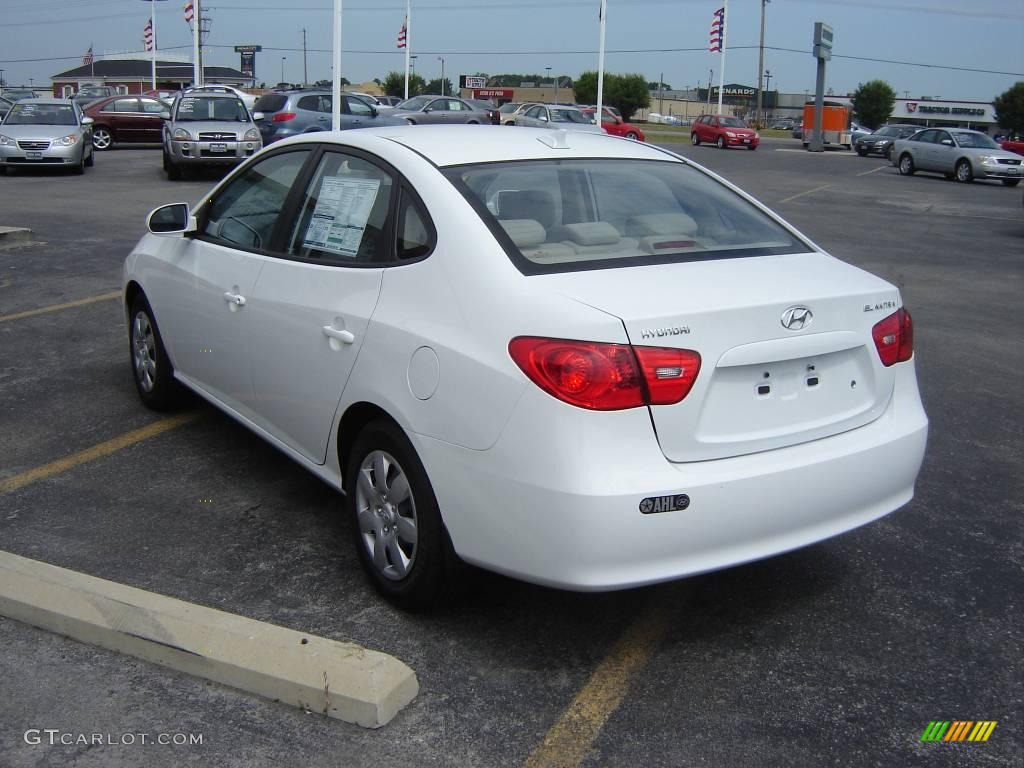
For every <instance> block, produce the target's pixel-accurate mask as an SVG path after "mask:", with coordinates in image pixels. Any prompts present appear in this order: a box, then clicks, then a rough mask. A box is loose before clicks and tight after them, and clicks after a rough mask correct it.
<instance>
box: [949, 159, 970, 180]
mask: <svg viewBox="0 0 1024 768" xmlns="http://www.w3.org/2000/svg"><path fill="white" fill-rule="evenodd" d="M953 172H954V173H955V174H956V180H957V181H959V182H960V183H961V184H970V183H971V182H972V181H974V169H973V168H971V161H970V160H960V161H959V162H957V164H956V167H955V168H954V169H953Z"/></svg>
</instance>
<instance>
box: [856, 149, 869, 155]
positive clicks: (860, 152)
mask: <svg viewBox="0 0 1024 768" xmlns="http://www.w3.org/2000/svg"><path fill="white" fill-rule="evenodd" d="M857 154H858V155H860V156H861V157H867V156H868V151H867V150H866V149H863V148H862V147H857Z"/></svg>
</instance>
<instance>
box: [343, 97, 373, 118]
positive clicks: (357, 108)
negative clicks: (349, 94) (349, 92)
mask: <svg viewBox="0 0 1024 768" xmlns="http://www.w3.org/2000/svg"><path fill="white" fill-rule="evenodd" d="M345 101H346V102H347V103H348V111H349V112H350V113H351V114H353V115H358V116H359V117H373V109H372V108H371V107H370V105H369V104H367V103H366V102H365V101H362V100H361V99H346V100H345Z"/></svg>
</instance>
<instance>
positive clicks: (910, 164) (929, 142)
mask: <svg viewBox="0 0 1024 768" xmlns="http://www.w3.org/2000/svg"><path fill="white" fill-rule="evenodd" d="M1022 161H1024V157H1021V156H1020V155H1016V154H1014V153H1013V152H1007V151H1006V150H1004V149H1001V148H1000V147H999V145H998V144H996V143H995V142H994V141H993V140H992V139H991V138H989V137H988V136H987V135H986V134H984V133H981V132H980V131H968V130H963V129H958V128H950V129H947V128H928V129H926V130H923V131H919V132H917V133H915V134H914V135H913V136H911V137H910V138H909V139H899V140H897V141H896V142H895V144H894V145H893V149H892V163H893V165H895V166H896V167H897V168H899V171H900V173H901V174H902V175H904V176H910V175H912V174H914V173H915V172H917V171H931V172H933V173H941V174H943V175H944V176H945V177H946V178H947V179H956V180H957V181H960V182H964V183H967V182H971V181H974V180H975V179H999V180H1001V181H1002V182H1003V184H1005V185H1006V186H1008V187H1015V186H1017V185H1018V184H1020V180H1021V178H1024V173H1022V171H1024V167H1022V165H1021V162H1022Z"/></svg>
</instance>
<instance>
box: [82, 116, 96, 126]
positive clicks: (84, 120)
mask: <svg viewBox="0 0 1024 768" xmlns="http://www.w3.org/2000/svg"><path fill="white" fill-rule="evenodd" d="M95 122H96V121H95V120H93V119H92V118H91V117H83V118H82V125H92V124H93V123H95Z"/></svg>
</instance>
